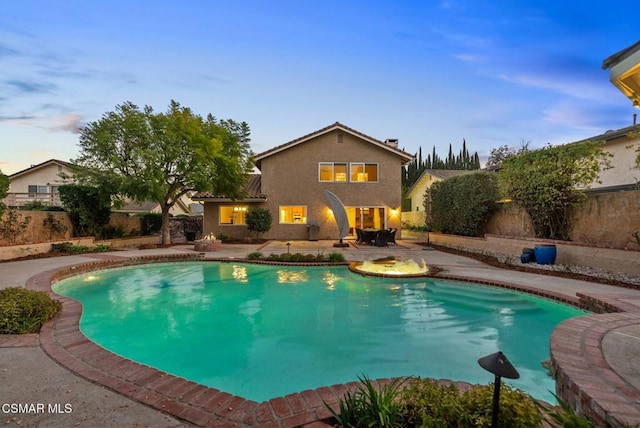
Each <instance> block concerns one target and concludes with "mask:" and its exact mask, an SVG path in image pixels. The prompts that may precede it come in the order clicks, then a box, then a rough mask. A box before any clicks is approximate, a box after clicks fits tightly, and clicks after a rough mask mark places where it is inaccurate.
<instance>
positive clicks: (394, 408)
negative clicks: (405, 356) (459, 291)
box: [325, 377, 583, 428]
mask: <svg viewBox="0 0 640 428" xmlns="http://www.w3.org/2000/svg"><path fill="white" fill-rule="evenodd" d="M360 381H361V383H360V385H359V386H358V390H357V391H356V392H355V393H351V392H348V393H347V394H345V396H344V398H343V399H342V400H341V401H340V403H339V410H338V411H337V412H336V411H334V410H332V409H330V410H331V412H332V414H333V415H334V418H335V419H336V421H337V422H338V425H339V426H343V427H371V426H376V427H387V426H399V427H425V428H458V427H488V426H490V425H491V417H492V412H493V384H490V385H475V386H473V387H472V388H471V389H470V390H468V391H465V392H460V390H459V389H458V388H457V387H456V386H455V385H453V384H452V385H443V384H440V383H438V382H436V381H434V380H432V379H411V380H410V381H409V382H407V383H405V379H396V380H394V381H392V382H391V383H389V384H388V385H387V386H383V387H381V388H380V389H379V390H376V389H375V388H374V387H373V384H372V382H371V381H369V380H368V379H367V378H366V377H364V378H363V379H360ZM405 386H406V388H405ZM325 405H326V406H327V407H329V406H328V405H327V404H326V403H325ZM538 407H539V405H538V404H536V403H535V402H534V400H533V399H532V398H531V397H529V396H528V395H527V394H525V393H524V392H521V391H519V390H516V389H512V388H510V387H509V386H508V385H504V384H503V385H502V387H501V389H500V413H499V417H498V426H499V427H514V428H525V427H526V428H534V427H541V426H542V424H543V416H542V414H541V413H540V411H539V409H538ZM564 426H569V425H564ZM571 426H574V425H571ZM575 426H579V427H582V426H583V425H575Z"/></svg>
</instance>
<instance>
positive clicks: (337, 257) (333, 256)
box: [327, 251, 344, 263]
mask: <svg viewBox="0 0 640 428" xmlns="http://www.w3.org/2000/svg"><path fill="white" fill-rule="evenodd" d="M327 258H328V259H329V261H330V262H332V263H338V262H343V261H344V255H343V254H342V253H336V252H335V251H334V252H332V253H329V255H328V256H327Z"/></svg>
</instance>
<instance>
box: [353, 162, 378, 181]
mask: <svg viewBox="0 0 640 428" xmlns="http://www.w3.org/2000/svg"><path fill="white" fill-rule="evenodd" d="M354 166H361V167H362V171H363V172H362V174H368V173H367V166H375V168H376V179H375V180H369V179H367V180H354V179H353V176H354V174H360V173H358V172H355V173H354V172H353V168H354ZM367 178H368V177H367ZM379 181H380V164H379V163H378V162H350V163H349V182H351V183H378V182H379Z"/></svg>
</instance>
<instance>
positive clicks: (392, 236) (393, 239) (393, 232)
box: [387, 227, 398, 245]
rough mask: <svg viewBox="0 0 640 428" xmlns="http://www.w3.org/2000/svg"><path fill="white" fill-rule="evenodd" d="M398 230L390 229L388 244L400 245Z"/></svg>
mask: <svg viewBox="0 0 640 428" xmlns="http://www.w3.org/2000/svg"><path fill="white" fill-rule="evenodd" d="M397 231H398V229H396V228H395V227H394V228H391V229H389V231H388V232H389V233H388V235H387V244H393V245H398V244H396V232H397Z"/></svg>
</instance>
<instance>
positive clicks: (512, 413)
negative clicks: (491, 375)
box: [460, 383, 543, 428]
mask: <svg viewBox="0 0 640 428" xmlns="http://www.w3.org/2000/svg"><path fill="white" fill-rule="evenodd" d="M460 403H461V405H462V406H463V407H464V409H465V412H466V413H465V414H464V415H463V416H464V418H463V421H462V422H463V425H464V426H490V425H491V416H492V412H493V384H489V385H476V386H474V387H473V388H472V389H470V390H469V391H465V392H464V393H463V394H462V395H461V396H460ZM542 421H543V418H542V415H541V413H540V411H539V410H538V407H537V406H536V404H535V402H534V401H533V399H532V398H531V397H530V396H529V395H527V394H526V393H524V392H522V391H520V390H518V389H513V388H511V387H510V386H509V385H506V384H504V383H503V384H502V385H501V387H500V413H499V414H498V426H499V427H503V428H530V427H539V426H542Z"/></svg>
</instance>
